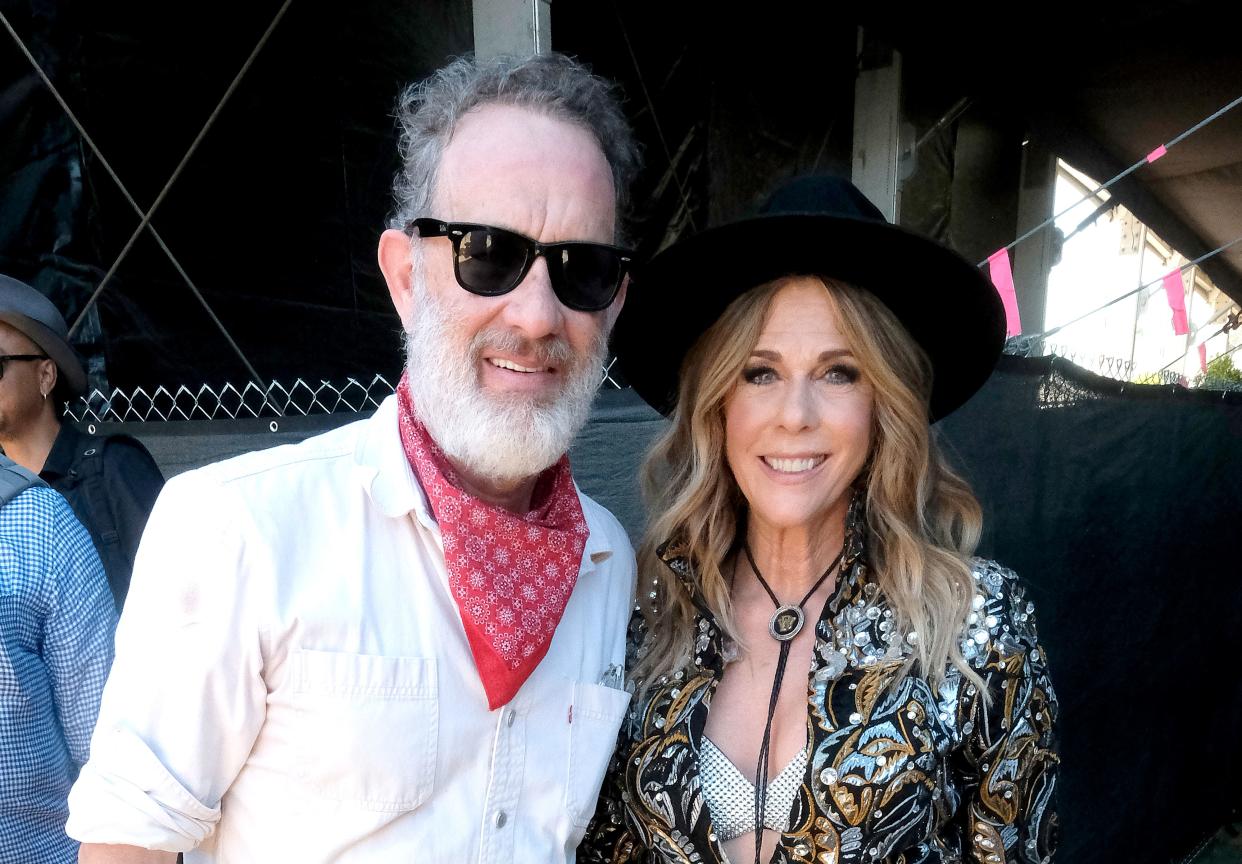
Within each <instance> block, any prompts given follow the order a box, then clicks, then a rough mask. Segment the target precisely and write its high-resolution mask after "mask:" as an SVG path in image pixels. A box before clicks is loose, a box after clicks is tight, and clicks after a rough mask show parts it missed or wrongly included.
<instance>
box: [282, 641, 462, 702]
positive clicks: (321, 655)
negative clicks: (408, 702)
mask: <svg viewBox="0 0 1242 864" xmlns="http://www.w3.org/2000/svg"><path fill="white" fill-rule="evenodd" d="M290 659H291V660H292V662H293V680H294V682H295V683H294V687H295V689H296V691H297V692H298V693H306V694H312V695H320V696H347V697H353V698H357V697H369V698H372V699H435V698H436V693H437V689H438V688H437V686H436V661H435V660H434V659H429V658H425V657H380V656H377V655H374V654H348V653H344V652H339V651H310V650H306V649H302V650H299V651H294V652H293V654H292V655H291V658H290Z"/></svg>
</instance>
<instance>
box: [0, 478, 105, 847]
mask: <svg viewBox="0 0 1242 864" xmlns="http://www.w3.org/2000/svg"><path fill="white" fill-rule="evenodd" d="M115 628H116V612H115V611H114V607H113V603H112V595H111V593H109V590H108V582H107V579H106V578H105V577H104V571H103V565H101V564H100V563H99V556H98V555H97V554H96V553H95V547H94V546H93V545H92V544H91V538H90V535H89V534H87V533H86V529H85V528H83V527H82V525H81V523H79V522H78V520H77V519H76V518H75V517H74V515H73V511H72V510H70V509H69V505H68V504H67V503H66V502H65V500H64V499H63V498H61V497H60V495H59V494H58V493H57V492H54V491H53V490H51V489H48V488H45V487H36V488H32V489H27V490H26V491H25V492H22V493H21V494H20V495H18V496H17V497H16V498H14V499H13V500H12V501H10V502H9V503H8V504H6V505H4V506H3V507H0V864H28V862H38V864H60V862H64V864H72V862H75V861H77V860H78V843H77V841H75V840H71V839H70V838H69V837H68V836H66V834H65V820H66V819H67V818H68V815H69V808H68V806H67V805H66V803H65V802H66V797H67V796H68V794H69V787H70V785H71V784H72V783H73V779H74V778H75V777H76V776H77V773H78V768H79V767H80V766H81V765H82V764H83V763H84V762H85V761H86V756H87V752H88V749H89V745H90V737H91V731H92V730H93V728H94V726H95V717H96V716H97V714H98V713H99V696H100V693H101V692H102V691H103V685H104V679H105V678H107V676H108V667H109V666H110V665H111V663H112V634H113V630H114V629H115Z"/></svg>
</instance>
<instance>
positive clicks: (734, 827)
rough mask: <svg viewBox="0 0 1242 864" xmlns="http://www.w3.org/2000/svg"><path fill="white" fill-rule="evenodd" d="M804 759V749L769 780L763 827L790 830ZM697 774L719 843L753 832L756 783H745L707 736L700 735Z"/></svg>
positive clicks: (805, 759) (742, 776)
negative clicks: (700, 780) (790, 812)
mask: <svg viewBox="0 0 1242 864" xmlns="http://www.w3.org/2000/svg"><path fill="white" fill-rule="evenodd" d="M807 758H808V753H807V749H806V748H805V747H803V748H802V751H801V752H800V753H799V754H798V755H797V756H795V757H794V758H793V759H792V760H791V761H790V763H789V764H788V765H786V766H785V768H784V770H782V771H781V773H780V774H778V775H777V776H776V777H774V778H772V779H771V780H770V781H768V792H767V799H768V800H767V801H766V802H765V803H764V813H763V827H764V828H770V829H772V830H773V831H785V830H787V829H788V828H789V824H788V823H789V811H790V810H791V809H793V800H794V795H796V794H797V792H798V788H799V787H800V786H801V785H802V777H803V775H804V774H805V773H806V764H807ZM699 774H700V777H701V779H702V781H703V787H702V788H703V799H704V800H705V801H706V802H707V809H708V812H710V813H711V814H712V824H713V825H714V826H715V828H716V836H717V837H718V838H719V839H720V841H721V842H722V843H723V842H724V841H726V840H732V839H733V838H735V837H741V836H742V835H743V834H749V833H750V832H751V831H754V830H755V784H754V783H751V782H750V781H749V780H747V779H746V777H745V775H743V774H742V772H741V771H739V770H738V769H737V766H736V765H734V764H733V763H732V762H731V761H729V757H728V756H726V755H725V754H724V753H723V752H721V750H720V748H719V747H717V746H716V745H715V744H713V743H712V739H710V738H708V737H707V736H703V749H702V750H700V751H699Z"/></svg>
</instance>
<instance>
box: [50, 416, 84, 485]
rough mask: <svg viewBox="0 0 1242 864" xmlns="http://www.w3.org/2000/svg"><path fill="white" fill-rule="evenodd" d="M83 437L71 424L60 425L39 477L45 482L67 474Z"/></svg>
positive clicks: (79, 448)
mask: <svg viewBox="0 0 1242 864" xmlns="http://www.w3.org/2000/svg"><path fill="white" fill-rule="evenodd" d="M83 437H85V436H83V435H82V433H81V432H79V431H78V430H77V429H75V428H74V427H73V426H72V424H69V423H61V424H60V431H59V432H57V433H56V440H55V441H53V442H52V449H51V450H50V451H48V454H47V459H45V460H44V462H43V470H42V471H40V472H39V476H40V477H42V478H43V479H44V480H47V479H50V478H56V477H64V476H65V475H66V474H68V473H69V471H70V469H71V468H72V467H73V461H74V459H75V458H76V457H77V455H78V451H79V450H81V449H82V448H81V447H80V446H79V444H80V442H81V440H82V438H83Z"/></svg>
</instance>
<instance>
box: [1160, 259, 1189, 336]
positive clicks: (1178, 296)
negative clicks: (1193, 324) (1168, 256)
mask: <svg viewBox="0 0 1242 864" xmlns="http://www.w3.org/2000/svg"><path fill="white" fill-rule="evenodd" d="M1164 295H1165V297H1167V298H1168V300H1169V308H1170V309H1172V310H1173V334H1174V335H1175V336H1185V335H1186V334H1187V333H1189V332H1190V323H1189V322H1188V321H1187V320H1186V288H1185V286H1183V285H1182V271H1181V270H1173V271H1172V272H1170V273H1166V274H1164Z"/></svg>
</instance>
